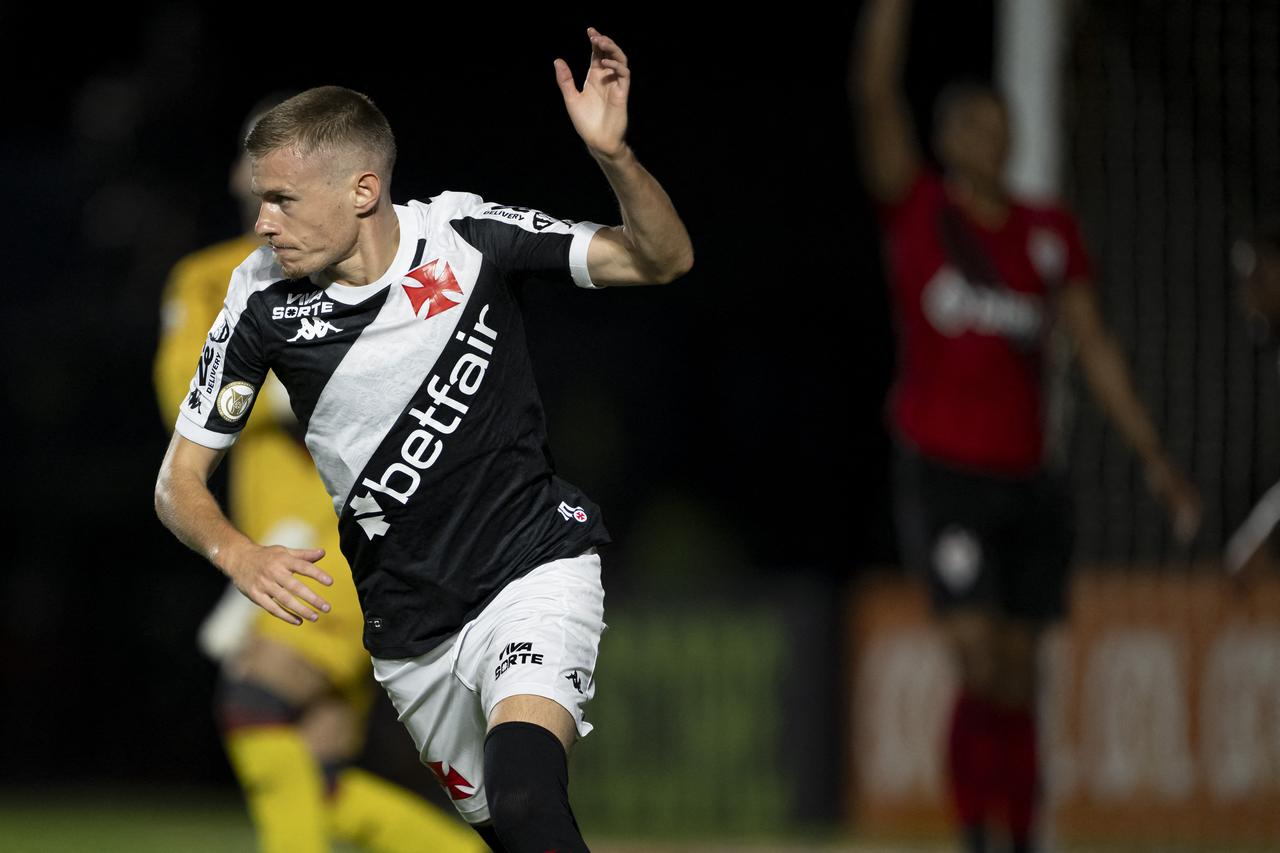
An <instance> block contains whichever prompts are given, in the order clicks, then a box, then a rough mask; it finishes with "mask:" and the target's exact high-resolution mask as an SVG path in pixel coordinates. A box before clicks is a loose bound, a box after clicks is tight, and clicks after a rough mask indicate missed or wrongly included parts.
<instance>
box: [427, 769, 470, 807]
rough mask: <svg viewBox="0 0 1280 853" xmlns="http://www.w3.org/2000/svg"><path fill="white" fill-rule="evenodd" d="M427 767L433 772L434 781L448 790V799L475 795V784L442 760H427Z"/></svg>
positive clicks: (463, 798) (461, 798) (462, 798)
mask: <svg viewBox="0 0 1280 853" xmlns="http://www.w3.org/2000/svg"><path fill="white" fill-rule="evenodd" d="M427 767H429V768H431V772H432V773H434V774H435V776H436V781H438V782H439V783H440V785H441V786H442V787H443V788H444V789H445V790H446V791H448V792H449V798H450V799H452V800H465V799H467V798H468V797H472V796H475V793H476V786H475V785H472V784H471V783H470V782H468V781H467V780H466V779H464V778H463V777H462V774H461V773H459V772H458V771H457V770H456V769H455V768H453V767H450V766H449V765H448V764H446V763H445V762H443V761H428V762H427Z"/></svg>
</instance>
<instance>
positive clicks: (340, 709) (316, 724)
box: [298, 694, 364, 762]
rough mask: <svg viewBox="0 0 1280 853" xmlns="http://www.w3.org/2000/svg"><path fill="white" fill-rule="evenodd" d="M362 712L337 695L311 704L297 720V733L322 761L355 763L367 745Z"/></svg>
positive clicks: (312, 752)
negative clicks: (364, 745) (365, 743)
mask: <svg viewBox="0 0 1280 853" xmlns="http://www.w3.org/2000/svg"><path fill="white" fill-rule="evenodd" d="M363 728H364V713H363V709H360V708H356V707H354V706H353V705H352V704H351V702H349V701H347V700H346V699H345V698H344V697H342V696H340V695H338V694H332V695H330V696H327V697H325V698H322V699H320V700H318V701H315V702H312V703H311V704H310V705H308V706H307V707H306V709H305V710H304V711H303V713H302V716H301V717H300V718H299V719H298V730H299V732H300V734H301V735H302V739H303V740H304V741H306V744H307V748H308V749H309V750H310V752H311V754H312V755H314V756H315V757H316V759H317V760H318V761H320V762H328V761H343V760H352V759H354V758H356V757H357V756H358V755H359V754H360V748H361V747H362V746H363V743H364V732H363Z"/></svg>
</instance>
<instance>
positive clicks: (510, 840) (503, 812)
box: [484, 722, 588, 853]
mask: <svg viewBox="0 0 1280 853" xmlns="http://www.w3.org/2000/svg"><path fill="white" fill-rule="evenodd" d="M484 788H485V792H486V794H487V795H488V798H489V814H490V816H491V817H492V818H493V828H494V830H495V831H496V832H497V834H498V838H499V839H500V840H501V841H502V845H503V847H505V848H506V850H507V853H588V851H587V844H586V842H585V841H583V840H582V833H581V832H579V831H578V822H577V821H576V820H575V819H574V817H573V810H572V809H571V808H570V807H569V767H568V762H567V761H566V758H565V754H564V747H563V746H562V745H561V744H560V739H559V738H557V737H556V736H555V735H554V734H552V733H551V732H550V731H548V730H547V729H544V728H543V727H542V726H539V725H536V724H534V723H525V722H512V723H501V724H499V725H497V726H494V728H493V730H492V731H490V732H489V734H488V736H487V737H486V738H485V740H484Z"/></svg>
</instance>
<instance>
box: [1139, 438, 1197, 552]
mask: <svg viewBox="0 0 1280 853" xmlns="http://www.w3.org/2000/svg"><path fill="white" fill-rule="evenodd" d="M1146 475H1147V487H1148V488H1150V489H1151V493H1152V494H1153V495H1155V496H1156V499H1157V500H1159V501H1160V502H1161V503H1163V504H1164V507H1165V511H1166V512H1168V513H1169V520H1170V522H1171V523H1172V525H1173V536H1174V538H1175V539H1177V540H1178V542H1179V544H1182V545H1188V544H1190V542H1191V540H1192V539H1194V538H1195V537H1196V533H1197V532H1199V530H1200V517H1201V514H1202V511H1201V501H1200V493H1199V492H1198V491H1196V487H1195V486H1193V485H1191V482H1190V481H1189V480H1187V478H1186V477H1184V476H1182V472H1181V471H1179V470H1178V469H1177V468H1176V467H1175V466H1174V465H1173V463H1172V462H1170V461H1169V460H1168V459H1165V458H1163V457H1161V458H1158V459H1154V460H1152V461H1151V462H1149V463H1148V464H1147V470H1146Z"/></svg>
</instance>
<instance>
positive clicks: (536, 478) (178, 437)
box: [156, 28, 693, 853]
mask: <svg viewBox="0 0 1280 853" xmlns="http://www.w3.org/2000/svg"><path fill="white" fill-rule="evenodd" d="M587 36H588V39H589V40H590V43H591V60H590V67H589V69H588V71H587V74H586V77H585V81H584V84H583V88H582V89H581V90H579V89H578V88H577V86H576V84H575V83H574V80H573V75H572V72H571V71H570V69H569V67H568V65H567V64H566V63H565V62H564V61H563V60H561V59H557V60H555V63H554V64H555V73H556V79H557V82H558V84H559V87H560V91H561V94H562V96H563V99H564V103H565V107H566V110H567V112H568V113H569V117H570V119H571V121H572V124H573V126H574V129H575V130H576V132H577V133H578V135H579V136H580V137H581V139H582V141H583V142H584V143H585V144H586V147H587V150H588V152H589V153H590V154H591V155H592V157H593V158H594V159H595V161H596V162H597V163H598V164H599V166H600V167H601V169H602V171H603V172H604V174H605V177H606V178H607V179H608V181H609V183H610V185H611V187H612V189H613V192H614V194H615V196H616V198H617V202H618V205H619V207H620V210H621V216H622V221H623V224H622V225H619V226H614V227H603V226H601V225H598V224H596V223H592V222H572V221H570V220H562V219H556V218H553V217H551V216H548V215H547V214H546V213H544V212H542V211H540V210H534V209H531V208H528V207H513V206H509V205H500V204H495V203H493V202H486V201H484V200H483V199H481V198H480V197H479V196H476V195H474V194H472V193H467V192H455V191H446V192H442V193H440V194H439V195H436V196H432V197H431V198H430V199H429V200H428V201H419V200H411V201H409V202H408V203H407V204H403V205H401V204H393V203H392V201H391V196H390V184H391V175H392V167H393V165H394V162H395V156H396V146H395V140H394V137H393V134H392V132H391V128H390V127H389V126H388V124H387V121H386V119H385V117H383V115H382V113H381V112H380V111H379V110H378V109H377V108H376V107H375V106H374V105H373V103H372V102H371V101H370V100H369V99H368V98H367V97H366V96H364V95H362V94H359V93H356V92H352V91H351V90H349V89H344V88H341V87H337V86H324V87H320V88H316V89H310V90H308V91H306V92H303V93H302V94H300V95H298V96H296V97H294V98H291V99H289V100H288V101H285V102H284V103H283V104H280V105H279V106H277V107H275V108H274V109H272V110H270V111H268V112H267V113H266V114H265V115H264V116H263V117H262V118H261V119H259V121H258V122H257V124H256V125H255V126H254V128H253V130H252V131H251V132H250V133H249V135H248V137H247V138H246V141H245V150H246V152H247V154H248V156H249V158H250V162H251V166H252V186H253V192H254V194H255V195H256V196H257V197H258V198H259V199H260V200H261V205H260V208H259V214H258V219H257V223H256V226H255V230H256V232H257V234H258V235H259V236H260V237H263V238H265V239H266V240H267V242H268V244H269V245H268V246H266V247H262V248H260V249H257V250H255V251H254V252H253V253H252V254H250V255H249V257H248V258H246V259H245V260H244V261H243V262H242V263H241V264H240V266H238V267H237V268H236V270H235V272H234V274H233V275H232V279H231V284H230V288H229V290H228V292H227V296H226V300H225V303H224V306H223V309H222V311H221V313H220V314H219V316H218V318H217V319H216V320H215V321H214V323H213V325H212V327H211V328H210V330H209V334H208V336H207V346H206V347H205V349H204V354H203V355H202V357H201V363H200V367H199V369H198V371H197V375H196V377H195V378H194V380H193V381H192V383H191V385H190V392H189V394H188V396H187V399H186V402H184V403H183V404H182V406H181V408H180V413H181V414H180V416H179V418H178V423H177V428H176V432H175V435H174V438H173V441H172V442H171V444H170V446H169V450H168V452H167V454H166V456H165V460H164V462H163V463H162V466H161V471H160V475H159V478H158V480H157V484H156V509H157V512H158V513H159V515H160V517H161V519H162V520H163V521H164V523H165V524H166V525H167V526H168V527H169V528H170V530H172V531H173V532H174V534H175V535H177V536H178V538H179V539H181V540H182V541H183V542H185V543H186V544H188V545H189V546H190V547H192V548H193V549H195V550H197V551H198V552H199V553H201V554H203V555H205V556H206V557H207V558H208V559H209V560H210V561H211V562H213V563H214V564H215V565H216V566H217V567H218V568H219V569H221V570H222V571H223V572H225V573H226V574H227V575H228V576H229V577H230V578H231V579H232V581H233V582H234V583H235V584H236V586H237V587H238V588H239V589H240V590H241V591H242V592H244V594H245V595H246V596H248V597H249V598H250V599H251V600H253V601H254V602H255V603H257V604H259V605H260V606H261V607H263V608H264V609H265V610H266V611H267V612H269V613H271V614H272V615H273V616H275V617H277V618H279V619H280V620H282V621H283V622H287V623H292V624H294V625H302V624H303V623H304V622H308V621H309V622H317V621H319V620H321V619H326V618H328V615H329V613H330V610H331V608H330V604H329V602H327V601H326V600H325V599H324V598H323V597H322V596H321V595H320V594H319V593H317V592H316V591H315V590H314V589H312V588H311V587H309V586H307V585H306V584H305V583H303V582H302V581H301V580H300V578H299V576H301V577H307V578H311V579H314V580H316V581H319V582H320V583H321V584H325V585H328V584H330V583H332V578H331V577H330V575H329V573H328V572H327V571H325V570H324V569H322V568H320V567H319V566H318V565H316V563H317V561H318V560H320V559H321V558H322V557H323V556H324V552H323V551H322V550H321V549H307V548H287V547H282V546H264V545H260V544H258V543H256V542H254V541H253V540H252V539H251V538H249V537H247V536H245V535H244V533H242V532H241V531H239V530H238V529H236V528H235V527H234V526H232V525H231V524H230V523H229V522H228V520H227V519H226V517H225V516H224V515H223V514H222V512H221V510H220V509H219V508H218V506H217V503H216V502H215V501H214V499H213V497H212V496H211V495H210V493H209V490H208V488H207V486H206V480H207V478H208V476H209V474H210V472H211V471H212V470H213V469H214V467H215V466H216V465H217V464H218V461H219V460H220V459H221V457H222V455H223V453H224V452H225V450H226V448H227V447H228V446H229V445H230V444H231V443H232V442H233V441H234V440H235V437H236V435H237V433H238V432H239V430H240V427H241V425H242V424H243V423H244V418H245V417H246V416H248V414H249V412H250V409H251V408H252V407H253V404H254V401H255V399H256V397H257V395H258V393H259V390H260V389H261V387H262V383H263V381H264V378H265V376H266V372H267V370H268V369H271V370H274V371H275V373H276V375H277V376H279V377H280V380H281V381H282V382H283V384H284V386H285V388H286V389H287V390H288V392H289V399H290V403H291V406H292V409H293V412H294V414H295V416H296V417H297V419H298V422H299V429H300V430H301V432H302V434H303V435H304V439H305V443H306V445H307V448H308V449H309V450H310V452H311V455H312V457H313V459H314V460H315V462H316V467H317V468H318V470H319V473H320V477H321V479H322V480H323V481H324V483H325V487H326V490H327V492H328V494H329V496H330V497H331V498H332V500H333V506H334V509H335V510H336V511H337V513H338V528H339V536H340V540H341V548H342V552H343V554H344V555H345V556H346V557H347V559H348V561H349V563H350V565H351V570H352V574H353V576H354V578H355V581H356V589H357V592H358V594H359V598H360V603H361V606H362V610H363V616H364V644H365V647H366V648H367V649H368V650H369V652H370V654H371V656H372V658H373V665H374V674H375V677H376V678H377V679H378V681H379V682H381V684H382V685H383V687H384V688H385V689H386V690H387V692H388V695H389V696H390V697H391V700H392V703H393V704H394V705H395V707H396V708H397V710H398V711H399V714H400V719H401V721H402V722H403V723H404V724H405V726H406V728H407V729H408V730H409V733H410V734H411V735H412V737H413V739H414V742H415V744H416V746H417V748H418V751H419V754H420V757H421V759H422V761H423V762H424V763H426V764H427V765H428V766H430V767H431V768H432V769H433V770H434V771H435V773H436V774H437V776H438V777H439V778H440V779H441V781H442V783H443V784H444V785H445V787H446V788H447V790H448V791H449V795H450V797H451V798H452V800H453V802H454V805H455V806H456V807H457V809H458V811H459V813H460V814H462V816H463V817H464V818H465V819H466V820H467V821H468V822H469V823H471V824H472V825H473V826H474V827H476V829H477V831H478V832H480V834H481V836H482V837H483V838H484V839H485V841H487V842H488V843H489V844H490V845H491V846H492V847H493V849H495V850H508V851H512V853H516V851H538V853H542V852H543V851H548V850H555V851H579V850H586V849H587V848H586V845H585V843H584V842H583V840H582V836H581V833H580V832H579V830H578V827H577V822H576V820H575V818H574V815H573V812H572V810H571V809H570V806H569V801H568V793H567V785H568V777H567V763H566V755H567V751H568V750H569V748H570V747H571V745H572V744H573V743H574V742H575V741H576V740H577V739H578V738H580V737H583V736H585V735H586V734H587V733H588V732H589V731H590V730H591V724H590V723H588V722H587V721H586V719H585V715H584V710H585V706H586V704H587V702H588V701H589V700H590V699H591V697H592V696H593V695H594V691H595V682H594V678H593V675H594V669H595V660H596V652H597V649H598V643H599V637H600V634H601V632H602V631H603V629H604V622H603V598H604V593H603V588H602V586H601V580H600V559H599V555H598V554H597V551H596V546H599V545H603V544H605V543H607V542H608V541H609V534H608V532H607V531H606V529H605V527H604V524H603V523H602V520H601V517H600V510H599V508H598V507H596V506H595V504H594V503H593V502H592V501H591V500H590V499H589V498H588V497H587V496H586V495H585V494H583V493H582V492H581V491H580V490H579V489H577V488H576V487H575V486H573V485H571V484H569V483H567V482H565V481H564V480H562V479H561V478H559V477H558V476H556V475H555V473H554V470H553V469H552V466H551V461H550V453H549V450H548V446H547V439H546V430H545V424H544V417H543V413H542V407H541V403H540V401H539V399H538V395H537V391H536V388H535V386H534V382H533V374H532V371H531V368H530V364H529V358H528V353H527V348H526V346H525V342H524V336H523V329H522V324H521V319H520V313H519V308H518V304H517V302H516V299H515V292H516V290H517V288H519V287H520V286H521V285H522V283H523V282H524V281H525V280H526V279H528V278H530V277H541V278H550V279H558V280H561V281H564V282H573V283H575V284H577V285H578V286H581V287H584V288H598V287H602V286H607V285H633V284H646V283H665V282H669V281H672V280H673V279H675V278H678V277H679V276H681V275H683V274H684V273H685V272H686V271H687V270H688V269H689V268H690V266H691V265H692V263H693V250H692V246H691V244H690V242H689V236H688V233H687V232H686V230H685V228H684V225H683V224H682V223H681V221H680V218H679V216H678V215H677V214H676V211H675V208H674V207H673V206H672V204H671V201H670V199H669V198H668V196H667V194H666V193H665V192H664V191H663V189H662V187H661V186H660V185H659V184H658V182H657V181H656V180H655V179H654V178H653V177H652V176H651V175H650V174H649V173H648V172H647V171H646V170H645V169H644V168H643V167H642V166H641V165H640V164H639V162H638V161H637V159H636V157H635V154H634V153H633V152H632V150H631V148H630V146H629V145H628V144H627V142H626V138H625V131H626V124H627V112H626V107H627V94H628V89H629V85H630V76H631V75H630V70H629V68H628V66H627V59H626V56H625V55H624V54H623V52H622V50H621V49H620V48H619V47H618V45H617V44H616V43H615V42H614V41H613V40H612V39H610V38H609V37H607V36H605V35H602V34H601V33H599V32H598V31H596V30H595V29H594V28H588V29H587ZM309 627H314V626H307V628H309ZM303 630H306V628H303Z"/></svg>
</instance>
